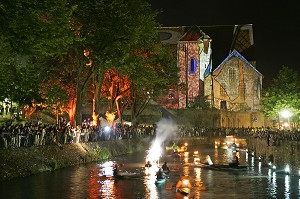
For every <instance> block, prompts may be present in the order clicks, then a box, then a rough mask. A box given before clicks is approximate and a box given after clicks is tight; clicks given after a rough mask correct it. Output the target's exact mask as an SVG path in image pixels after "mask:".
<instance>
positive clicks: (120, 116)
mask: <svg viewBox="0 0 300 199" xmlns="http://www.w3.org/2000/svg"><path fill="white" fill-rule="evenodd" d="M122 97H123V96H122V95H119V96H118V97H117V98H116V100H115V103H116V107H117V111H118V116H119V119H120V122H121V123H122V114H121V110H120V106H119V101H118V100H119V99H121V98H122Z"/></svg>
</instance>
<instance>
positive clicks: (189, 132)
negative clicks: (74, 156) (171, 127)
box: [0, 120, 300, 148]
mask: <svg viewBox="0 0 300 199" xmlns="http://www.w3.org/2000/svg"><path fill="white" fill-rule="evenodd" d="M155 133H156V127H155V126H154V125H147V126H145V125H138V126H134V125H121V124H120V123H119V124H117V125H115V126H114V127H112V128H109V127H107V126H106V127H101V126H92V125H89V124H86V123H83V124H82V125H78V126H71V125H68V124H67V123H66V122H60V123H59V124H43V123H41V122H40V121H39V120H38V121H36V122H34V121H28V122H26V123H25V124H12V123H3V124H0V148H9V147H31V146H37V145H47V144H57V145H59V146H60V145H63V144H67V143H79V142H98V141H106V140H116V139H119V140H120V139H132V138H138V137H142V136H155ZM229 134H230V135H233V136H236V137H254V138H259V139H265V140H266V141H267V143H268V145H272V146H276V145H279V144H280V141H282V140H285V141H299V140H300V134H299V131H298V130H286V131H279V130H273V129H272V130H271V129H270V128H213V129H210V128H199V127H187V126H179V127H178V132H177V135H176V136H177V137H225V136H226V135H229Z"/></svg>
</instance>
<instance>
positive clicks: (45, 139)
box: [0, 121, 155, 148]
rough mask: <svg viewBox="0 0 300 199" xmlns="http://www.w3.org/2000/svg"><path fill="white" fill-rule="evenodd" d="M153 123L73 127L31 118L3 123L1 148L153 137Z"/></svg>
mask: <svg viewBox="0 0 300 199" xmlns="http://www.w3.org/2000/svg"><path fill="white" fill-rule="evenodd" d="M154 133H155V129H154V128H153V126H137V127H135V126H130V125H123V126H121V125H116V126H115V127H107V126H106V127H101V126H92V125H88V124H82V125H78V126H71V125H68V124H67V123H65V122H61V123H60V124H59V125H58V124H42V123H39V122H33V121H29V122H26V123H25V124H9V123H5V124H2V125H0V148H8V147H31V146H38V145H48V144H56V145H58V146H62V145H63V144H67V143H80V142H98V141H106V140H116V139H118V140H120V139H132V138H137V137H141V136H154Z"/></svg>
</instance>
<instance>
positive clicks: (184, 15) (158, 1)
mask: <svg viewBox="0 0 300 199" xmlns="http://www.w3.org/2000/svg"><path fill="white" fill-rule="evenodd" d="M148 2H149V3H150V4H151V5H152V7H153V9H156V10H162V13H161V14H160V15H159V17H158V18H157V20H158V22H159V23H160V24H161V25H162V26H192V25H198V26H206V25H236V24H253V31H254V33H253V34H254V44H255V56H256V61H257V69H258V70H259V71H260V72H261V73H262V74H263V75H264V77H265V78H266V79H272V78H274V77H275V76H276V75H277V73H278V71H279V69H280V68H281V67H282V66H283V65H284V66H288V67H289V68H293V69H295V70H297V71H298V72H299V71H300V67H299V65H300V59H299V58H300V50H299V46H300V6H298V5H296V1H293V2H290V1H289V0H287V1H282V2H280V3H279V2H277V1H269V2H265V1H256V0H254V1H241V0H239V1H237V0H231V1H225V0H210V1H201V0H148ZM212 39H213V38H212ZM225 58H226V57H224V58H223V59H225Z"/></svg>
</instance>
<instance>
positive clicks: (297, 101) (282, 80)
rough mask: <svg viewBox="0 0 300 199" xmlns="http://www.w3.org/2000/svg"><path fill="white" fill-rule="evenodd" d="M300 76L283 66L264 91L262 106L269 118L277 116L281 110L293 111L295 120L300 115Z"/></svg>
mask: <svg viewBox="0 0 300 199" xmlns="http://www.w3.org/2000/svg"><path fill="white" fill-rule="evenodd" d="M299 85H300V76H299V74H298V72H297V71H295V70H293V69H290V68H288V67H286V66H283V67H282V68H281V70H280V71H279V73H278V76H277V77H276V78H275V79H274V80H273V83H272V84H271V86H270V87H269V88H267V89H266V90H265V91H264V94H263V97H262V99H261V107H262V110H263V111H264V113H265V115H266V116H267V117H268V118H277V117H278V116H279V114H280V112H281V111H283V110H289V111H291V112H292V113H293V115H292V119H293V118H294V120H295V122H297V120H299V116H300V87H299Z"/></svg>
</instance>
